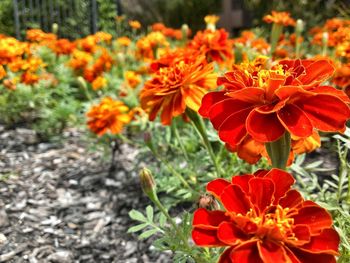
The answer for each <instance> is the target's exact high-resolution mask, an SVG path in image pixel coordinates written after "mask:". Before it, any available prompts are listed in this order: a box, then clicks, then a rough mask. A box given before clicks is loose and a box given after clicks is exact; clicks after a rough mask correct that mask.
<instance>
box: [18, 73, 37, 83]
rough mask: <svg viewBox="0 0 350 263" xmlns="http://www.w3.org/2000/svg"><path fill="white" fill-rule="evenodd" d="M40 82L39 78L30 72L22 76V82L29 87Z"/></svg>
mask: <svg viewBox="0 0 350 263" xmlns="http://www.w3.org/2000/svg"><path fill="white" fill-rule="evenodd" d="M38 81H39V76H38V75H37V74H34V73H32V72H30V71H26V72H24V73H23V74H22V75H21V82H22V83H24V84H27V85H32V84H35V83H37V82H38Z"/></svg>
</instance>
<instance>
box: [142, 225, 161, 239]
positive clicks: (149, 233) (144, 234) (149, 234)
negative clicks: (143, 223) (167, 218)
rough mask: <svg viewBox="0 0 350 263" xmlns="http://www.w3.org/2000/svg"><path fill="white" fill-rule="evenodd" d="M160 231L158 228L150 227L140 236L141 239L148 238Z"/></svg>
mask: <svg viewBox="0 0 350 263" xmlns="http://www.w3.org/2000/svg"><path fill="white" fill-rule="evenodd" d="M157 232H158V229H156V228H153V229H150V230H147V231H145V232H143V233H142V234H141V235H140V236H139V238H140V239H146V238H149V237H150V236H153V235H154V234H155V233H157Z"/></svg>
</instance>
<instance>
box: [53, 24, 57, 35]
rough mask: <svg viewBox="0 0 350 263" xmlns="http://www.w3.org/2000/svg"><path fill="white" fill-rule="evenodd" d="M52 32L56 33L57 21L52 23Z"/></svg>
mask: <svg viewBox="0 0 350 263" xmlns="http://www.w3.org/2000/svg"><path fill="white" fill-rule="evenodd" d="M52 33H54V34H55V35H57V33H58V24H57V23H53V24H52Z"/></svg>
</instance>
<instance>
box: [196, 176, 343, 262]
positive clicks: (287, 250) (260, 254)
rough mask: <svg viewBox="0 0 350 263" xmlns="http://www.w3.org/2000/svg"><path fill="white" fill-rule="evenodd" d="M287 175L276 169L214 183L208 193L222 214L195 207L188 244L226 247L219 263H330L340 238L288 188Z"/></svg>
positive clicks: (321, 212)
mask: <svg viewBox="0 0 350 263" xmlns="http://www.w3.org/2000/svg"><path fill="white" fill-rule="evenodd" d="M293 183H294V179H293V177H292V175H290V174H289V173H287V172H285V171H282V170H279V169H272V170H271V171H267V170H260V171H257V172H256V173H255V174H253V175H251V174H245V175H242V176H234V177H232V181H231V182H229V181H226V180H224V179H216V180H214V181H212V182H210V183H209V184H208V185H207V191H208V192H210V193H211V194H213V195H214V196H215V198H216V199H218V200H219V201H220V202H221V204H222V206H223V207H224V209H225V211H221V210H214V211H208V210H206V209H204V208H199V209H197V210H196V211H195V213H194V217H193V230H192V239H193V241H194V242H195V244H196V245H198V246H204V247H227V249H226V250H225V251H224V252H223V254H222V255H221V257H220V260H219V263H229V262H239V263H251V262H259V263H260V262H261V263H271V262H299V263H309V262H310V263H311V262H317V261H320V262H323V263H333V262H335V256H336V255H338V245H339V241H340V239H339V235H338V233H337V232H336V231H335V230H334V229H333V228H332V218H331V215H330V214H329V213H328V212H327V211H326V210H325V209H324V208H322V207H320V206H319V205H317V204H316V203H314V202H312V201H309V200H306V201H305V200H304V199H303V197H302V196H301V195H300V193H299V192H298V191H297V190H294V189H291V186H292V185H293Z"/></svg>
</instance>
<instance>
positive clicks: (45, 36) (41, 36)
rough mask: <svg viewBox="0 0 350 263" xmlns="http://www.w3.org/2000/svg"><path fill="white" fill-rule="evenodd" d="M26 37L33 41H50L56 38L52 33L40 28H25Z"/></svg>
mask: <svg viewBox="0 0 350 263" xmlns="http://www.w3.org/2000/svg"><path fill="white" fill-rule="evenodd" d="M27 39H28V40H30V41H35V42H42V41H48V42H50V41H55V40H56V39H57V36H56V35H55V34H52V33H45V32H44V31H42V30H41V29H29V30H27Z"/></svg>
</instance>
